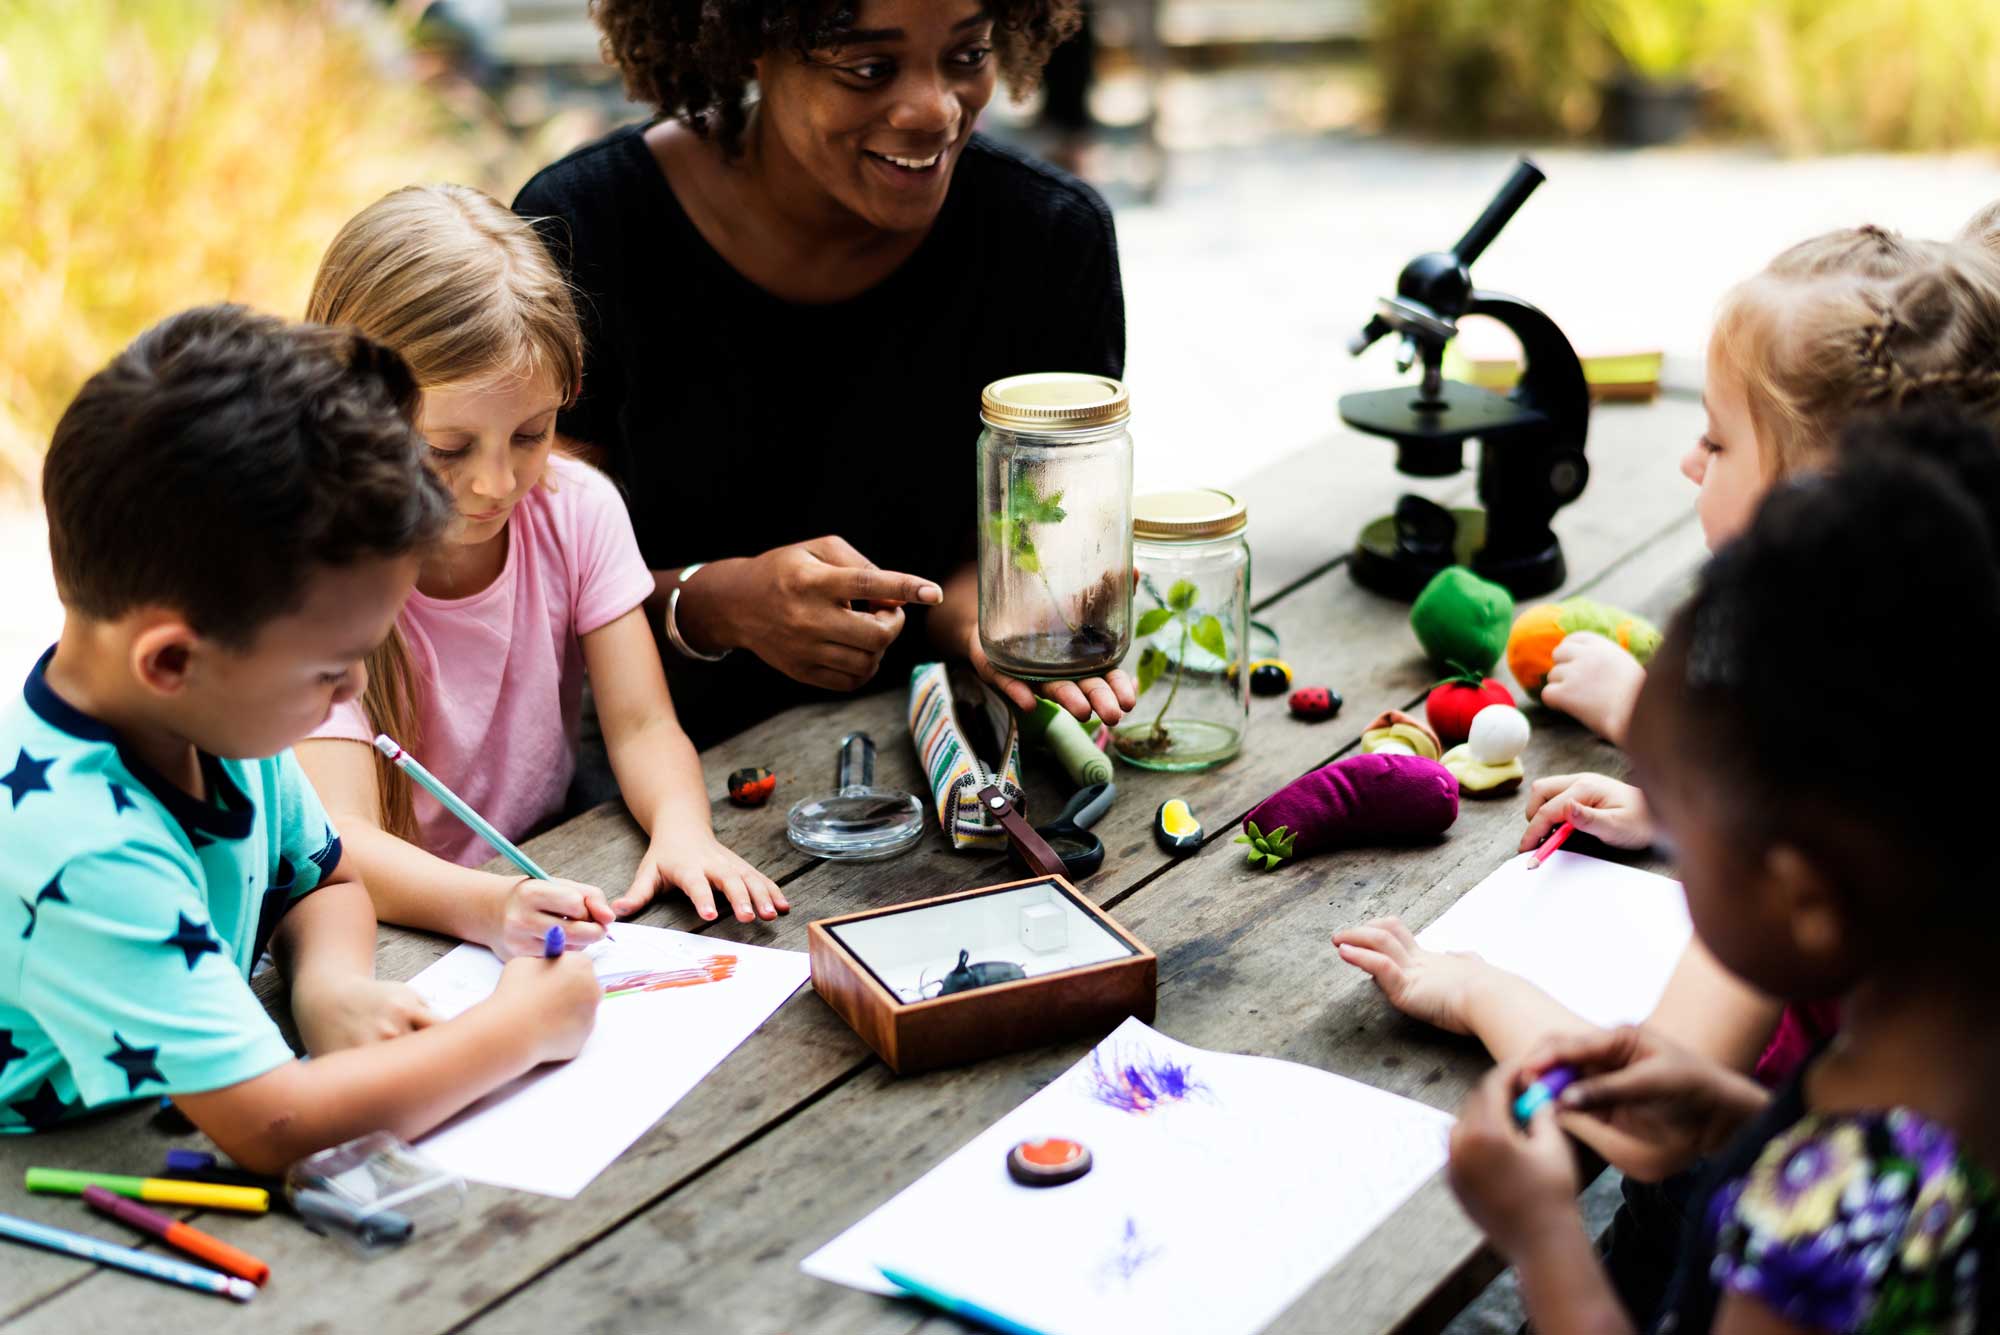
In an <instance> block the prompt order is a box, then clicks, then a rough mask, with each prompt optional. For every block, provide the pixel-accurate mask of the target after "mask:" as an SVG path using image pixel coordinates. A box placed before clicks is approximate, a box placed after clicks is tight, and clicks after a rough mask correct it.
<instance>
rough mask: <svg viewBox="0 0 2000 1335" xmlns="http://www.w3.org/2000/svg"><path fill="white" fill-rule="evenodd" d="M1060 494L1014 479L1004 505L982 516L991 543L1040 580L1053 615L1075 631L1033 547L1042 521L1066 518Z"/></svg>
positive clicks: (1066, 513)
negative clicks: (1053, 610)
mask: <svg viewBox="0 0 2000 1335" xmlns="http://www.w3.org/2000/svg"><path fill="white" fill-rule="evenodd" d="M1062 498H1063V494H1062V493H1061V492H1059V491H1055V492H1050V493H1049V494H1048V495H1047V496H1043V495H1041V494H1039V493H1037V492H1036V490H1035V485H1034V483H1032V482H1029V481H1026V480H1025V479H1021V478H1016V479H1015V485H1013V486H1011V487H1009V488H1008V489H1007V508H1006V509H1004V510H1000V511H996V512H995V513H993V514H990V515H988V516H986V526H987V531H988V532H989V533H991V534H992V537H993V545H994V546H996V547H999V548H1001V549H1003V550H1004V551H1006V552H1007V554H1008V557H1009V559H1010V560H1011V562H1012V564H1013V566H1014V568H1015V569H1016V570H1024V571H1027V572H1028V573H1029V574H1031V575H1035V576H1037V577H1038V578H1040V580H1041V581H1042V587H1043V588H1044V589H1046V590H1047V591H1048V595H1049V602H1050V603H1052V604H1053V605H1054V606H1055V609H1056V615H1057V616H1058V617H1061V618H1062V623H1063V625H1064V626H1065V627H1067V628H1068V629H1069V631H1070V633H1071V634H1075V633H1076V629H1077V628H1076V623H1075V622H1073V621H1071V620H1070V619H1069V617H1068V615H1067V614H1065V613H1064V611H1063V605H1062V599H1060V598H1058V597H1056V591H1055V588H1054V587H1053V586H1052V585H1051V584H1050V583H1049V576H1048V572H1047V571H1045V570H1043V569H1042V557H1041V553H1040V552H1038V551H1036V550H1035V535H1034V529H1035V528H1036V527H1038V526H1039V525H1042V524H1060V523H1062V521H1063V520H1065V519H1067V518H1069V514H1068V512H1067V511H1065V510H1064V509H1063V508H1062Z"/></svg>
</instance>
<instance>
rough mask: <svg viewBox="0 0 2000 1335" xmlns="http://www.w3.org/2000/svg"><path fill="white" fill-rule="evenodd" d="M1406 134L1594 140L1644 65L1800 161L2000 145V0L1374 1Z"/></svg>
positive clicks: (1388, 105) (1716, 115) (1389, 97)
mask: <svg viewBox="0 0 2000 1335" xmlns="http://www.w3.org/2000/svg"><path fill="white" fill-rule="evenodd" d="M1374 39H1375V55H1376V60H1377V63H1378V65H1379V67H1380V74H1381V83H1382V87H1383V90H1384V105H1383V112H1384V118H1385V120H1386V121H1387V122H1388V123H1389V124H1390V125H1392V126H1396V127H1400V128H1404V129H1415V130H1421V131H1426V132H1431V133H1438V134H1448V135H1454V136H1465V137H1475V138H1477V137H1486V136H1520V135H1537V134H1542V135H1546V134H1558V135H1572V136H1580V135H1584V134H1588V133H1590V132H1591V131H1592V130H1593V129H1594V128H1595V127H1596V125H1597V122H1598V117H1599V114H1600V111H1601V99H1602V90H1603V88H1604V86H1605V84H1606V83H1607V81H1608V80H1610V79H1611V78H1612V77H1614V76H1616V75H1618V74H1620V73H1623V72H1630V73H1633V74H1637V75H1640V76H1642V77H1645V78H1650V79H1654V80H1659V81H1678V80H1692V81H1694V82H1695V83H1697V84H1699V85H1700V86H1701V87H1702V88H1703V89H1704V90H1705V92H1706V93H1707V97H1706V104H1707V108H1708V117H1707V118H1708V122H1709V124H1710V125H1711V126H1712V127H1713V128H1716V129H1720V130H1730V131H1735V132H1740V133H1745V134H1749V135H1751V136H1754V137H1757V138H1761V139H1765V140H1768V141H1770V142H1772V143H1773V144H1775V145H1777V146H1778V147H1780V148H1782V149H1784V150H1786V151H1788V152H1793V153H1810V152H1829V151H1847V150H1858V149H1888V150H1895V149H1917V150H1922V149H1951V148H1962V147H1966V146H1969V145H1976V144H1992V143H1997V142H2000V3H1995V2H1994V0H1509V2H1507V3H1501V2H1500V0H1375V9H1374Z"/></svg>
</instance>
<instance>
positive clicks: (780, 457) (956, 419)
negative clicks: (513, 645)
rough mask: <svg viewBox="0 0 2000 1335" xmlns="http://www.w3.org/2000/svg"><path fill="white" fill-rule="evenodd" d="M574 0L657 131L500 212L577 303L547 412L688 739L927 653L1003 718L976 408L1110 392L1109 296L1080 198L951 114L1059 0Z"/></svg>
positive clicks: (1122, 698) (1092, 220)
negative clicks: (981, 605)
mask: <svg viewBox="0 0 2000 1335" xmlns="http://www.w3.org/2000/svg"><path fill="white" fill-rule="evenodd" d="M592 9H593V12H594V14H595V16H596V19H597V22H598V25H599V27H600V28H601V29H602V31H603V33H604V49H605V52H606V55H607V56H608V57H609V59H610V60H611V61H612V62H613V63H615V64H616V65H617V66H618V68H619V69H620V70H621V71H622V72H623V73H624V76H625V84H626V88H627V90H628V92H630V93H631V95H632V96H633V97H635V98H637V99H639V100H641V101H643V102H647V103H650V104H651V105H652V106H653V107H654V108H655V110H656V112H657V116H656V118H655V119H654V120H653V121H651V122H650V123H648V124H644V125H633V126H627V127H626V128H624V129H621V130H618V131H615V132H614V133H612V134H611V135H609V136H607V137H605V138H604V139H601V140H599V141H597V142H596V143H593V144H589V145H587V146H585V147H583V148H581V149H578V150H577V151H576V152H574V153H571V154H570V155H569V156H568V157H566V158H564V159H562V160H561V161H559V162H557V163H555V164H553V165H552V166H550V167H547V168H545V169H544V170H543V171H541V172H540V173H539V174H537V175H536V176H535V177H534V179H533V180H531V181H529V182H528V184H527V185H526V186H525V187H524V188H523V189H522V191H521V193H520V195H519V197H518V198H516V200H515V201H514V207H515V209H516V210H517V211H519V212H520V213H522V214H523V215H525V216H528V217H531V218H535V219H537V220H538V221H539V223H540V226H541V229H542V232H543V235H544V236H545V237H546V238H547V240H548V241H549V244H550V246H551V249H552V250H553V251H554V252H555V254H556V256H557V258H558V260H559V261H560V262H561V263H562V264H563V265H564V266H565V267H566V269H567V270H568V272H569V275H570V277H571V279H572V281H573V282H574V283H575V285H576V287H577V289H578V292H579V294H580V297H581V300H580V302H579V305H580V308H581V312H582V315H583V320H584V326H585V340H586V361H585V367H584V376H583V388H582V394H581V397H580V398H579V399H578V400H577V402H576V404H575V405H574V406H573V407H572V408H570V409H569V410H567V411H566V412H565V413H564V414H563V416H562V418H561V421H560V424H559V425H560V428H561V430H562V432H563V434H565V435H566V436H568V437H570V438H571V439H573V440H575V441H578V442H580V443H582V444H583V445H586V446H589V447H593V448H594V450H595V451H596V452H598V453H599V454H600V455H601V456H602V458H603V460H604V461H605V462H606V464H607V465H608V466H609V468H610V469H611V471H612V472H613V473H614V474H615V475H616V476H617V477H618V479H619V480H620V481H621V482H622V484H623V486H624V489H625V493H626V497H627V501H628V503H629V504H630V506H631V509H632V516H633V520H634V524H635V527H636V528H637V530H638V535H639V544H640V548H641V550H642V552H643V553H644V554H645V556H646V557H647V563H648V565H649V566H651V567H652V569H653V571H654V578H655V582H656V586H657V589H656V591H657V593H658V596H659V601H660V603H661V604H662V608H661V614H662V618H663V622H664V626H663V629H664V631H665V635H666V639H667V640H668V642H669V643H670V644H671V645H672V646H673V648H672V650H671V651H669V652H668V654H667V657H668V659H669V667H670V669H671V671H672V673H673V677H674V692H675V698H676V699H677V700H686V701H688V702H689V703H688V704H687V705H686V706H685V707H684V714H683V716H684V717H685V718H686V719H687V720H688V722H689V731H690V732H691V733H693V734H695V736H696V740H697V742H698V743H699V744H702V745H706V744H708V743H709V742H711V741H714V740H717V739H719V738H721V737H725V736H728V735H729V734H730V733H733V732H735V731H737V730H739V729H740V728H742V727H744V726H747V725H748V724H749V723H751V722H754V721H755V720H756V719H758V718H761V717H764V716H766V715H769V714H772V713H775V712H777V711H778V710H779V709H782V708H784V707H786V706H788V705H791V704H794V703H797V702H798V701H799V700H801V699H805V698H810V697H811V695H812V694H813V693H814V692H815V691H852V690H854V689H856V688H858V687H860V686H862V685H863V684H864V683H866V682H868V681H869V680H870V679H871V678H873V677H874V676H875V675H876V674H877V672H878V671H880V670H881V669H883V668H884V666H885V664H886V665H887V666H888V667H889V669H890V670H891V672H892V673H894V672H897V671H899V670H907V668H908V666H909V665H910V664H912V663H915V662H918V661H921V660H922V659H924V658H934V657H938V656H940V655H944V656H951V657H963V658H968V659H970V660H971V661H972V663H973V665H974V666H975V667H976V668H978V669H979V670H980V671H981V672H982V673H984V674H985V675H986V676H987V677H988V679H989V680H992V681H994V682H995V684H997V685H999V686H1000V687H1001V688H1002V689H1004V690H1006V691H1007V693H1008V694H1009V695H1010V696H1012V697H1013V698H1014V700H1015V701H1016V703H1017V704H1019V705H1021V706H1022V707H1024V708H1026V707H1031V706H1032V704H1033V703H1034V694H1033V692H1032V691H1031V689H1030V688H1029V687H1028V686H1026V685H1025V684H1023V683H1021V682H1018V681H1014V680H1012V679H1009V678H1003V677H1000V676H998V675H997V674H996V673H994V672H993V670H992V669H991V667H990V666H989V665H988V664H987V663H986V662H985V659H984V656H983V655H982V654H981V653H980V651H979V639H978V634H977V625H976V622H977V610H978V598H977V593H976V589H977V583H976V578H975V574H974V570H973V566H972V555H973V550H974V542H975V535H976V532H977V530H976V526H975V518H976V517H975V514H974V509H975V506H974V494H973V493H974V485H973V467H972V464H973V448H972V447H973V442H974V440H975V438H976V436H977V433H978V431H979V421H978V405H979V392H980V390H981V388H982V387H984V386H985V385H986V384H988V383H990V382H991V381H994V380H997V379H1000V378H1001V377H1003V376H1008V375H1015V374H1019V373H1023V372H1028V371H1042V370H1065V371H1089V372H1098V373H1102V374H1106V375H1113V376H1118V375H1122V374H1123V372H1124V361H1125V313H1124V298H1123V294H1122V292H1121V290H1120V286H1119V273H1118V254H1117V243H1116V240H1115V238H1114V235H1113V232H1112V225H1111V215H1110V212H1109V210H1107V209H1106V208H1105V205H1104V202H1103V200H1102V199H1100V198H1099V197H1098V196H1097V194H1096V193H1095V192H1094V191H1093V190H1091V189H1090V187H1088V186H1086V185H1084V184H1083V183H1081V182H1080V181H1077V180H1075V179H1074V178H1072V177H1069V176H1067V175H1064V174H1063V173H1061V172H1059V171H1056V170H1055V169H1053V168H1051V167H1048V166H1045V165H1043V164H1041V163H1038V162H1035V161H1033V160H1031V159H1029V158H1027V157H1024V156H1022V155H1021V154H1018V153H1016V152H1014V151H1012V150H1011V149H1008V148H1005V147H1002V146H1000V145H998V144H995V143H992V142H990V141H989V140H987V139H985V138H984V137H983V136H980V135H977V134H975V133H974V132H973V129H974V125H975V123H976V122H977V120H978V117H979V114H980V112H981V110H982V109H983V108H984V107H985V106H986V103H987V102H988V100H990V99H991V97H992V95H993V90H994V85H995V82H996V80H997V79H999V78H1001V77H1004V78H1005V79H1006V80H1007V81H1008V83H1009V85H1010V87H1013V88H1015V89H1016V90H1020V89H1024V88H1026V87H1028V86H1031V85H1032V84H1033V83H1034V82H1035V81H1036V79H1037V78H1038V77H1039V75H1040V72H1041V68H1042V65H1043V62H1044V61H1045V60H1046V59H1047V57H1048V54H1049V52H1050V50H1051V49H1052V48H1053V47H1054V46H1055V45H1056V44H1057V43H1058V42H1060V41H1062V40H1063V38H1064V37H1066V36H1067V35H1068V34H1069V33H1070V32H1071V31H1072V30H1073V29H1074V27H1075V25H1076V22H1077V14H1076V0H986V3H979V2H978V0H857V2H855V3H839V2H838V0H732V2H731V3H727V4H716V3H713V0H594V3H593V6H592ZM901 572H915V573H901ZM906 618H907V624H906ZM735 649H744V650H747V651H748V653H746V654H731V653H730V651H731V650H735ZM725 659H726V660H727V661H724V660H725ZM1044 689H1045V690H1046V692H1047V693H1048V694H1049V695H1050V697H1051V698H1053V699H1055V700H1057V701H1058V703H1060V704H1062V705H1064V706H1065V707H1066V708H1068V709H1069V710H1070V711H1071V712H1072V713H1075V714H1076V715H1078V716H1079V717H1085V718H1087V717H1088V716H1089V715H1090V714H1091V712H1092V711H1095V712H1096V713H1098V714H1099V715H1101V716H1102V717H1103V718H1105V719H1106V720H1107V721H1109V722H1115V721H1116V720H1117V719H1118V718H1119V716H1120V714H1121V711H1122V710H1123V709H1129V708H1131V706H1132V704H1133V693H1132V685H1131V682H1130V681H1129V680H1128V679H1127V678H1126V677H1125V675H1124V674H1123V673H1116V672H1114V673H1112V674H1110V675H1109V676H1108V677H1107V678H1093V679H1091V680H1089V681H1086V682H1082V683H1074V684H1072V683H1063V684H1059V685H1056V686H1051V687H1047V688H1044Z"/></svg>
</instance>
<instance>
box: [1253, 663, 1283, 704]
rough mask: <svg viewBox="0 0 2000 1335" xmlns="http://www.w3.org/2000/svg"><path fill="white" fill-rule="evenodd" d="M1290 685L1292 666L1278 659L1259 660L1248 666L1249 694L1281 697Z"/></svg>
mask: <svg viewBox="0 0 2000 1335" xmlns="http://www.w3.org/2000/svg"><path fill="white" fill-rule="evenodd" d="M1291 684H1292V665H1291V664H1289V663H1287V662H1285V661H1284V660H1283V659H1280V658H1260V659H1258V660H1257V661H1256V662H1254V663H1252V664H1251V665H1250V694H1252V695H1283V694H1284V693H1285V691H1286V690H1287V689H1288V688H1289V687H1290V686H1291Z"/></svg>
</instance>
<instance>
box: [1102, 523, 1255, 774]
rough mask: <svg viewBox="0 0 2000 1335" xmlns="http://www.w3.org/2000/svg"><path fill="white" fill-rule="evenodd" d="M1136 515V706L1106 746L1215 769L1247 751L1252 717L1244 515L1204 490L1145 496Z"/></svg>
mask: <svg viewBox="0 0 2000 1335" xmlns="http://www.w3.org/2000/svg"><path fill="white" fill-rule="evenodd" d="M1132 514H1133V520H1132V533H1133V543H1132V560H1133V566H1134V569H1135V571H1136V573H1137V576H1138V580H1137V585H1138V587H1137V590H1136V592H1135V594H1134V612H1135V615H1136V616H1137V618H1138V624H1137V627H1136V630H1135V632H1134V635H1133V640H1132V647H1133V648H1134V649H1135V650H1137V652H1136V653H1135V654H1134V655H1133V656H1132V657H1131V658H1129V659H1128V660H1127V661H1126V671H1127V672H1129V673H1131V674H1132V676H1133V678H1134V679H1135V681H1136V683H1137V685H1138V688H1139V706H1138V708H1137V709H1135V710H1133V711H1132V712H1131V713H1130V714H1128V715H1127V716H1126V718H1125V721H1124V722H1123V723H1121V724H1119V725H1118V727H1117V728H1116V729H1114V730H1113V731H1112V734H1111V745H1112V746H1113V748H1115V749H1116V750H1117V752H1118V755H1119V757H1120V758H1121V759H1123V760H1125V761H1127V762H1129V763H1131V764H1134V765H1138V766H1140V767H1142V768H1145V769H1157V770H1178V771H1189V770H1204V769H1211V768H1213V767H1215V766H1217V765H1220V764H1222V763H1223V762H1224V761H1226V760H1228V759H1230V758H1231V757H1233V756H1234V755H1235V754H1236V753H1237V752H1238V751H1240V750H1242V749H1243V734H1244V731H1245V729H1246V728H1247V726H1248V724H1249V721H1250V674H1249V672H1248V671H1247V668H1248V661H1247V660H1248V654H1247V653H1246V652H1245V650H1246V646H1247V645H1248V644H1249V642H1250V544H1249V542H1248V540H1247V537H1246V533H1247V530H1248V527H1249V515H1248V513H1247V512H1246V510H1245V508H1244V505H1243V503H1242V502H1241V501H1239V500H1237V499H1236V498H1235V497H1234V496H1231V495H1230V494H1229V493H1228V492H1224V491H1209V490H1198V491H1172V492H1161V493H1158V494H1155V495H1151V496H1141V497H1138V498H1137V499H1136V500H1134V501H1133V502H1132Z"/></svg>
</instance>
